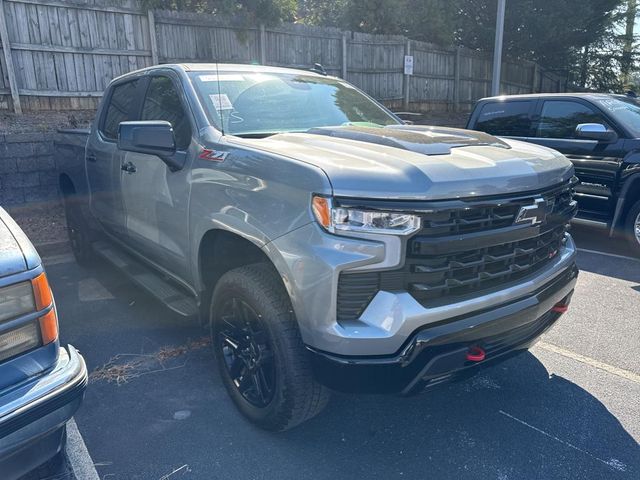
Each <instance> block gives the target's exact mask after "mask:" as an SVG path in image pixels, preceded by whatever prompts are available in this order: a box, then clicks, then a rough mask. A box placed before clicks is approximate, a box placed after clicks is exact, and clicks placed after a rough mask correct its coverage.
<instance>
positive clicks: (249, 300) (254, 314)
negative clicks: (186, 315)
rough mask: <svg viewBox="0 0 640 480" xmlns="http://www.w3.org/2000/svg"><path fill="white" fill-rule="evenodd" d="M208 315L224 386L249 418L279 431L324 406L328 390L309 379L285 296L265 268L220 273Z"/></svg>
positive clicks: (292, 315)
mask: <svg viewBox="0 0 640 480" xmlns="http://www.w3.org/2000/svg"><path fill="white" fill-rule="evenodd" d="M209 319H210V327H211V338H212V345H213V348H214V353H215V356H216V360H217V362H218V368H219V370H220V375H221V377H222V380H223V382H224V385H225V387H226V389H227V391H228V393H229V395H230V396H231V398H232V400H233V402H234V403H235V405H236V407H237V408H238V409H239V410H240V412H241V413H242V414H243V415H244V416H245V417H246V418H248V419H249V420H250V421H251V422H253V423H255V424H256V425H258V426H260V427H262V428H264V429H266V430H272V431H282V430H287V429H289V428H292V427H294V426H296V425H298V424H300V423H302V422H304V421H305V420H308V419H310V418H312V417H314V416H315V415H317V414H318V413H319V412H320V411H321V410H322V409H323V408H324V406H325V405H326V403H327V401H328V399H329V392H328V390H327V389H326V388H325V387H323V386H321V385H320V384H319V383H317V382H316V381H315V379H314V378H313V375H312V371H311V366H310V363H309V355H308V352H307V351H306V349H305V347H304V345H303V343H302V339H301V337H300V332H299V330H298V325H297V322H296V319H295V316H294V314H293V311H292V309H291V304H290V302H289V297H288V295H287V293H286V291H285V289H284V287H283V286H282V284H281V282H280V279H279V278H278V277H277V275H276V274H275V273H274V272H273V270H272V268H270V266H268V265H266V264H265V265H263V264H254V265H249V266H245V267H240V268H237V269H234V270H231V271H230V272H227V273H226V274H224V275H223V276H222V278H220V280H219V281H218V283H217V285H216V288H215V290H214V293H213V296H212V301H211V308H210V310H209Z"/></svg>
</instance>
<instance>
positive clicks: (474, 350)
mask: <svg viewBox="0 0 640 480" xmlns="http://www.w3.org/2000/svg"><path fill="white" fill-rule="evenodd" d="M485 355H486V354H485V352H484V350H483V349H482V348H480V347H478V346H477V345H474V346H473V347H469V351H468V352H467V360H468V361H470V362H481V361H483V360H484V357H485Z"/></svg>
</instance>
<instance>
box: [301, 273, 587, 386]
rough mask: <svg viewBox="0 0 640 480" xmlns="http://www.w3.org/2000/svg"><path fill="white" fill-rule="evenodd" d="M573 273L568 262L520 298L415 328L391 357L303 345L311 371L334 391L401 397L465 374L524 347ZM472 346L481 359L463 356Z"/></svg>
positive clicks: (549, 319) (545, 325)
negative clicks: (478, 350) (482, 355)
mask: <svg viewBox="0 0 640 480" xmlns="http://www.w3.org/2000/svg"><path fill="white" fill-rule="evenodd" d="M577 276H578V269H577V267H576V266H575V264H574V263H572V264H571V265H570V266H569V267H568V268H566V269H565V270H564V271H563V272H561V273H560V274H559V275H557V276H556V277H555V278H553V279H552V280H550V281H549V282H547V283H546V284H544V285H543V286H542V287H540V288H538V289H537V290H536V291H534V292H532V293H531V294H530V295H528V296H526V297H523V298H520V299H518V300H516V301H511V302H506V303H503V304H501V305H498V306H496V307H493V308H491V309H488V310H485V311H477V312H475V313H472V314H468V315H460V316H453V317H452V318H449V319H447V320H446V321H443V322H439V323H437V324H435V325H432V326H427V327H425V328H421V329H419V330H417V331H415V332H414V333H413V335H412V336H411V337H410V338H409V339H408V341H407V342H405V344H404V345H403V347H402V348H401V349H400V350H399V351H398V352H397V353H395V354H394V355H390V356H342V355H335V354H331V353H327V352H323V351H320V350H317V349H314V348H311V347H308V349H309V351H310V352H311V355H312V362H313V367H314V371H315V375H316V377H317V379H318V380H319V381H320V382H321V383H323V384H325V385H327V386H328V387H330V388H332V389H334V390H339V391H346V392H359V393H402V394H405V395H406V394H411V393H416V392H418V391H421V390H423V389H425V388H430V387H433V386H435V385H438V384H441V383H444V382H447V381H453V380H456V379H459V378H463V377H466V376H468V375H471V374H473V373H475V372H476V371H478V370H479V369H480V368H482V367H484V366H487V365H490V364H492V363H495V362H497V361H500V360H504V359H506V358H508V357H509V356H511V355H514V354H516V353H520V352H523V351H525V350H526V349H528V348H529V347H530V346H531V345H532V344H533V343H534V342H535V341H536V340H537V339H538V337H539V336H540V335H542V334H543V333H544V332H545V331H547V330H548V329H549V328H550V327H551V326H552V325H553V324H554V323H555V322H556V321H557V320H558V318H559V317H560V316H561V314H560V313H556V312H554V311H553V310H552V308H553V307H554V306H555V305H556V304H558V303H560V304H563V305H567V304H568V303H569V301H570V299H571V295H572V294H573V290H574V288H575V284H576V280H577ZM472 346H479V347H481V348H482V349H483V350H484V351H485V352H486V357H485V359H484V360H482V361H469V360H467V358H466V354H467V352H468V351H469V348H470V347H472Z"/></svg>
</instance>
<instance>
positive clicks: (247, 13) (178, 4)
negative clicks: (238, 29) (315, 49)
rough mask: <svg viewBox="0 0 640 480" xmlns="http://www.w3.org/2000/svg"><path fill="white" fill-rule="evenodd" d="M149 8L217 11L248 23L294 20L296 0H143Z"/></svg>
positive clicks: (273, 22) (197, 11)
mask: <svg viewBox="0 0 640 480" xmlns="http://www.w3.org/2000/svg"><path fill="white" fill-rule="evenodd" d="M143 5H144V6H145V7H146V8H147V9H160V10H177V11H184V12H195V13H215V14H220V15H227V16H233V17H235V18H237V19H239V20H243V21H244V22H245V23H248V24H257V23H266V24H276V23H278V22H282V21H293V20H294V19H295V16H296V11H297V8H298V2H297V1H296V0H143Z"/></svg>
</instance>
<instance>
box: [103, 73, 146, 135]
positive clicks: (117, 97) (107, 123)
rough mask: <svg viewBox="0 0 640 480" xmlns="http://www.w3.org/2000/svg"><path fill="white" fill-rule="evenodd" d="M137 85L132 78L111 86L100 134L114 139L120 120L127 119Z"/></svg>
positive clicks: (136, 81) (124, 120)
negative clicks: (129, 80)
mask: <svg viewBox="0 0 640 480" xmlns="http://www.w3.org/2000/svg"><path fill="white" fill-rule="evenodd" d="M137 85H138V80H133V81H131V82H127V83H121V84H120V85H117V86H115V87H114V88H113V91H112V93H111V98H109V105H108V106H107V113H106V114H105V116H104V123H103V124H102V134H103V135H104V136H105V137H107V138H111V139H116V138H117V137H118V125H120V122H126V121H127V120H129V118H130V117H129V114H130V113H131V112H130V109H131V107H132V106H133V105H134V103H135V102H134V99H135V98H136V97H135V94H136V87H137Z"/></svg>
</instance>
